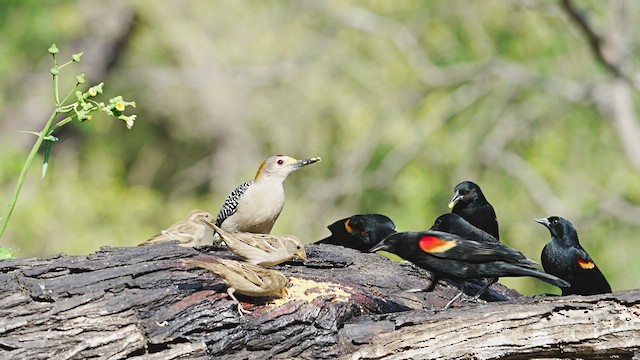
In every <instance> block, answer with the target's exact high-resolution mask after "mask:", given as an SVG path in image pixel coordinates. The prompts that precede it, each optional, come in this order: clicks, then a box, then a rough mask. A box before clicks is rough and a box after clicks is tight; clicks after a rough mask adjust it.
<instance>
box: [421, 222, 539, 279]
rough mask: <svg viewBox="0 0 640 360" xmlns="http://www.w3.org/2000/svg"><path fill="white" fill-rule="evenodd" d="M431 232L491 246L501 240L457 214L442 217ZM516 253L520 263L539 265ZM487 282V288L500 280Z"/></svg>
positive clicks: (434, 224) (432, 227)
mask: <svg viewBox="0 0 640 360" xmlns="http://www.w3.org/2000/svg"><path fill="white" fill-rule="evenodd" d="M429 230H436V231H443V232H446V233H449V234H454V235H458V236H460V237H462V238H465V239H468V240H474V241H478V242H486V243H489V244H496V243H500V240H498V239H496V238H495V237H493V236H491V235H489V233H487V232H485V231H483V230H481V229H479V228H477V227H475V226H473V225H471V224H470V223H469V222H468V221H467V220H465V219H463V218H462V216H460V215H458V214H456V213H449V214H444V215H440V216H439V217H438V218H437V219H436V221H435V222H434V223H433V226H431V228H430V229H429ZM514 251H515V250H514ZM516 253H517V254H514V256H515V257H516V259H518V260H519V261H521V262H523V263H526V264H529V265H537V263H536V262H535V261H533V260H531V259H528V258H527V257H526V256H524V255H523V254H522V253H520V252H519V251H516ZM487 281H488V283H487V284H485V286H486V287H489V286H491V284H493V283H495V282H496V281H498V278H497V277H496V278H491V279H487Z"/></svg>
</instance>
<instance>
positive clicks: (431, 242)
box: [418, 236, 457, 253]
mask: <svg viewBox="0 0 640 360" xmlns="http://www.w3.org/2000/svg"><path fill="white" fill-rule="evenodd" d="M456 245H457V244H456V241H455V240H451V241H446V240H442V239H440V238H437V237H435V236H423V237H422V238H421V239H420V241H419V242H418V246H419V247H420V250H422V251H424V252H427V253H433V252H436V253H439V252H445V251H447V250H449V249H451V248H454V247H455V246H456Z"/></svg>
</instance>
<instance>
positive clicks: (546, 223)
mask: <svg viewBox="0 0 640 360" xmlns="http://www.w3.org/2000/svg"><path fill="white" fill-rule="evenodd" d="M533 221H535V222H537V223H540V224H542V225H544V226H546V227H549V226H551V223H550V222H549V219H547V218H539V219H533Z"/></svg>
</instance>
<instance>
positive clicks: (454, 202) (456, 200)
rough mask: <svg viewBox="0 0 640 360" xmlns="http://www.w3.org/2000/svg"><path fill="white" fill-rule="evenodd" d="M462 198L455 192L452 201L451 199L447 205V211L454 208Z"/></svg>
mask: <svg viewBox="0 0 640 360" xmlns="http://www.w3.org/2000/svg"><path fill="white" fill-rule="evenodd" d="M462 198H463V195H460V193H459V192H457V191H456V193H455V194H454V195H453V199H451V202H450V203H449V205H447V206H448V207H449V209H453V207H454V206H456V204H457V203H458V201H460V200H462Z"/></svg>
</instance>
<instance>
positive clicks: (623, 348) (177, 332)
mask: <svg viewBox="0 0 640 360" xmlns="http://www.w3.org/2000/svg"><path fill="white" fill-rule="evenodd" d="M200 250H203V249H200ZM204 252H207V253H208V254H207V255H209V256H225V257H228V256H230V254H229V253H227V252H226V251H221V250H215V249H206V251H204ZM308 255H309V261H308V262H307V263H306V264H302V263H301V262H289V263H287V264H285V265H282V266H279V267H277V268H278V269H280V270H282V271H283V272H284V273H285V274H286V275H288V276H289V277H290V280H291V283H290V287H289V295H288V297H286V298H285V299H280V300H272V299H252V298H246V297H239V298H240V300H242V301H243V302H245V301H246V303H245V307H246V308H248V309H250V310H252V311H253V313H252V314H250V315H247V316H245V317H240V316H239V314H238V312H237V311H236V308H235V305H234V304H233V302H231V301H230V300H229V299H228V297H227V295H226V293H225V292H224V291H225V286H224V285H223V284H222V283H221V282H220V281H219V279H217V278H216V276H215V275H213V274H212V273H209V272H207V271H205V270H202V269H194V268H184V267H182V266H181V263H180V261H179V260H180V259H183V258H189V257H194V256H202V251H198V250H195V249H188V248H180V247H177V246H175V245H173V244H163V245H159V246H149V247H133V248H104V249H102V250H101V251H99V252H97V253H95V254H91V255H88V256H64V255H59V256H54V257H50V258H44V259H17V260H10V261H3V262H0V285H1V290H0V315H2V316H1V317H0V358H2V359H9V358H11V359H30V360H31V359H78V358H109V359H119V358H128V359H143V358H144V359H179V358H181V359H187V358H188V359H197V358H217V359H218V358H220V359H246V358H256V359H269V358H276V359H281V358H301V359H318V358H344V359H350V358H351V359H380V358H392V359H410V358H453V357H463V358H482V359H494V358H509V359H520V358H522V359H525V358H526V359H530V358H535V357H547V358H548V357H556V358H565V357H579V358H594V357H600V358H611V357H613V356H615V357H617V358H631V357H632V356H633V355H634V354H635V353H637V352H638V351H640V305H639V303H640V290H633V291H626V292H617V293H614V294H607V295H603V296H591V297H578V296H574V297H544V298H540V299H532V298H528V297H522V296H520V295H519V294H518V293H516V292H515V291H513V290H509V289H507V288H505V287H502V286H500V285H494V286H492V289H491V291H490V292H489V293H488V295H487V297H486V298H485V300H488V301H489V303H486V304H485V303H481V304H480V303H475V302H470V301H466V302H458V303H455V304H454V308H452V309H448V310H441V309H440V308H441V307H442V306H443V305H444V304H445V303H446V302H447V301H448V299H450V298H451V297H453V295H455V293H456V292H457V288H456V287H455V286H454V284H450V283H448V282H438V283H437V284H436V286H435V288H434V290H433V291H418V292H411V291H407V290H411V289H420V288H425V287H427V286H428V285H429V283H430V275H429V274H428V273H427V272H425V271H423V270H420V269H417V268H415V267H413V266H412V265H410V264H407V263H396V262H392V261H390V260H387V259H385V258H383V257H381V256H379V255H376V254H362V253H358V252H356V251H353V250H350V249H344V248H341V247H337V246H331V245H309V246H308ZM475 288H476V289H477V286H476V287H475ZM496 300H509V301H496Z"/></svg>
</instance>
